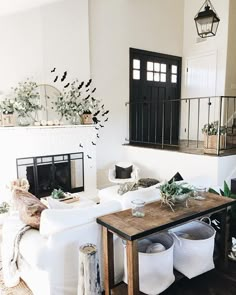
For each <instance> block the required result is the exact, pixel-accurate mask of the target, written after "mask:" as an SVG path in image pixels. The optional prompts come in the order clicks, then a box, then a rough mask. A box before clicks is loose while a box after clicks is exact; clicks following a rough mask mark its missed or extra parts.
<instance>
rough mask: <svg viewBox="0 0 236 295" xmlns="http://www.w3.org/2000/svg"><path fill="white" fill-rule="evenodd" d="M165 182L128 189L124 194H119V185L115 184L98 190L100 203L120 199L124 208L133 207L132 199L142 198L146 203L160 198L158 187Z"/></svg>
mask: <svg viewBox="0 0 236 295" xmlns="http://www.w3.org/2000/svg"><path fill="white" fill-rule="evenodd" d="M162 184H163V183H161V182H160V183H158V184H155V185H152V186H150V187H147V188H139V189H138V190H134V191H128V192H127V193H124V194H123V195H119V194H118V192H117V191H118V189H119V185H113V186H110V187H107V188H104V189H101V190H100V191H99V192H98V197H99V200H100V203H101V204H103V203H106V202H109V201H111V200H116V201H119V202H120V204H121V206H122V209H123V210H124V209H129V208H131V201H133V200H136V199H140V200H143V201H145V202H146V203H150V202H154V201H158V200H160V198H161V197H160V190H159V189H158V188H159V187H160V186H161V185H162Z"/></svg>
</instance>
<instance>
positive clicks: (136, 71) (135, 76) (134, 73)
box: [133, 70, 140, 80]
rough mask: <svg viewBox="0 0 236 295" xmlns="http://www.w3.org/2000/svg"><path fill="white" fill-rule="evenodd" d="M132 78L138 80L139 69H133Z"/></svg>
mask: <svg viewBox="0 0 236 295" xmlns="http://www.w3.org/2000/svg"><path fill="white" fill-rule="evenodd" d="M133 79H134V80H140V71H139V70H133Z"/></svg>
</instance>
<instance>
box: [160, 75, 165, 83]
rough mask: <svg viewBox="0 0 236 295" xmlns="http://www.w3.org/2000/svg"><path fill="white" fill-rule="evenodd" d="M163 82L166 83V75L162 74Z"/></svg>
mask: <svg viewBox="0 0 236 295" xmlns="http://www.w3.org/2000/svg"><path fill="white" fill-rule="evenodd" d="M161 82H166V74H161Z"/></svg>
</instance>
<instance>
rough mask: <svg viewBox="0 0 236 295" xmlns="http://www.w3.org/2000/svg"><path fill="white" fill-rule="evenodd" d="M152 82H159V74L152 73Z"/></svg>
mask: <svg viewBox="0 0 236 295" xmlns="http://www.w3.org/2000/svg"><path fill="white" fill-rule="evenodd" d="M154 81H155V82H159V81H160V74H159V73H154Z"/></svg>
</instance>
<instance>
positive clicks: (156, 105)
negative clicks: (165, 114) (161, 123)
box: [154, 102, 158, 143]
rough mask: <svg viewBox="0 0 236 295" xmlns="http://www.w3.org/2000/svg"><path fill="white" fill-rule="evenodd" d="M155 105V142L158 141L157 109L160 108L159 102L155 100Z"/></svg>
mask: <svg viewBox="0 0 236 295" xmlns="http://www.w3.org/2000/svg"><path fill="white" fill-rule="evenodd" d="M154 105H155V118H154V119H155V120H154V122H155V126H154V127H155V143H157V109H158V104H157V102H155V103H154Z"/></svg>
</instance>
